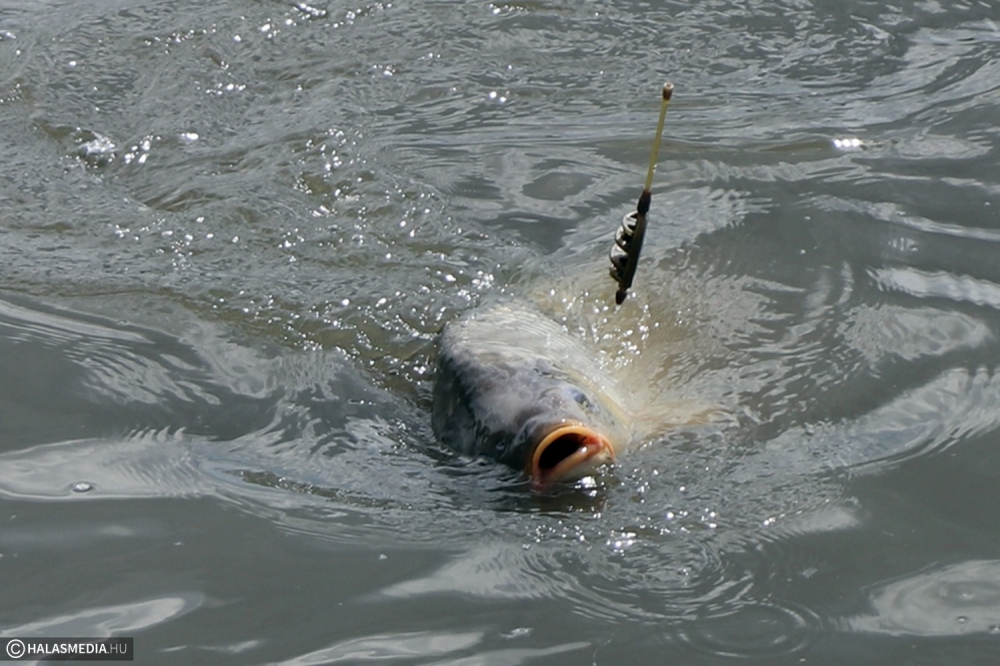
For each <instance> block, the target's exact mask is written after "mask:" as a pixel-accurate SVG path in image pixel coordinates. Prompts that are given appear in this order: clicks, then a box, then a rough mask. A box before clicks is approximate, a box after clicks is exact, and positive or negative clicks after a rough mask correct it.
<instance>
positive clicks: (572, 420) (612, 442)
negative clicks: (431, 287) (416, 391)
mask: <svg viewBox="0 0 1000 666" xmlns="http://www.w3.org/2000/svg"><path fill="white" fill-rule="evenodd" d="M439 343H440V344H439V353H438V368H437V378H436V381H435V386H434V405H433V416H432V422H433V427H434V431H435V434H436V435H437V437H438V439H439V440H440V441H441V442H442V443H443V444H445V445H447V446H449V447H451V448H453V449H455V450H457V451H459V452H461V453H464V454H466V455H478V456H487V457H491V458H495V459H497V460H499V461H501V462H503V463H506V464H507V465H510V466H511V467H514V468H515V469H521V470H524V471H525V472H526V473H527V474H528V475H529V476H530V477H531V480H532V483H533V485H534V486H535V487H540V488H541V487H545V486H548V485H549V484H551V483H552V482H555V481H560V480H572V479H575V478H579V477H582V476H585V475H587V474H589V473H591V472H592V471H593V470H594V469H595V468H597V467H599V466H600V465H602V464H605V463H610V462H613V461H614V460H615V456H616V455H617V453H618V452H619V451H621V450H622V449H624V448H625V447H627V446H628V445H630V444H631V443H632V440H633V439H634V437H635V433H634V432H633V430H632V427H631V418H630V416H629V413H628V410H627V408H626V405H627V399H626V397H625V396H624V395H623V392H622V390H621V388H620V387H619V386H618V385H617V384H616V383H615V382H614V381H613V380H612V378H611V377H609V376H608V375H607V374H606V373H605V372H604V371H603V370H602V369H601V367H600V364H599V362H598V354H597V352H596V350H593V349H590V348H588V347H587V346H586V345H585V344H583V342H582V341H581V340H579V339H578V338H576V337H573V336H571V335H570V334H569V332H568V331H566V329H564V328H563V327H562V326H560V325H559V324H557V323H556V322H555V321H553V320H551V319H549V318H547V317H546V316H544V315H543V314H542V313H540V312H538V311H537V310H534V309H532V308H531V307H530V306H527V305H518V304H512V303H502V304H495V305H491V306H488V307H485V308H481V309H478V310H475V311H472V312H470V313H467V314H466V315H464V316H462V317H460V318H459V319H457V320H455V321H453V322H451V323H450V324H449V325H448V326H447V327H446V328H445V330H444V331H443V332H442V334H441V337H440V341H439Z"/></svg>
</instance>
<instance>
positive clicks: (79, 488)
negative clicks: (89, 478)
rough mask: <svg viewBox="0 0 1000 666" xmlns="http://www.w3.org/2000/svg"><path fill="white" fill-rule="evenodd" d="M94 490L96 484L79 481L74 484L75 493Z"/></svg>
mask: <svg viewBox="0 0 1000 666" xmlns="http://www.w3.org/2000/svg"><path fill="white" fill-rule="evenodd" d="M93 489H94V484H92V483H88V482H86V481H77V482H76V483H74V484H73V492H74V493H85V492H88V491H91V490H93Z"/></svg>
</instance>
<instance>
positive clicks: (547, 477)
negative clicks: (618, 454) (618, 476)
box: [527, 423, 615, 490]
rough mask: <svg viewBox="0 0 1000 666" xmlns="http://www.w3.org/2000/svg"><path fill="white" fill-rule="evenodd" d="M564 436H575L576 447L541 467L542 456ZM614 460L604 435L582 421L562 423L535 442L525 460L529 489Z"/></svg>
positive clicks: (612, 449) (542, 488)
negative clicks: (558, 459) (577, 443)
mask: <svg viewBox="0 0 1000 666" xmlns="http://www.w3.org/2000/svg"><path fill="white" fill-rule="evenodd" d="M564 437H574V438H578V439H579V446H578V448H577V449H576V450H575V451H574V452H573V453H570V454H569V455H567V456H565V457H564V458H562V459H561V460H560V461H559V462H558V463H557V464H555V465H554V466H552V467H550V468H547V469H546V468H542V466H541V460H542V455H543V454H544V453H545V451H546V450H547V449H548V448H549V446H550V445H552V444H553V443H554V442H556V441H558V440H560V439H562V438H564ZM614 461H615V450H614V447H613V446H612V445H611V442H610V441H609V440H608V438H607V437H605V436H604V435H602V434H601V433H599V432H597V431H596V430H594V429H593V428H590V427H589V426H586V425H584V424H582V423H566V424H563V425H560V426H558V427H556V428H554V429H553V430H552V431H551V432H549V433H548V434H547V435H546V436H545V437H543V438H542V441H540V442H539V443H538V445H537V446H536V447H535V450H534V451H533V452H532V454H531V459H530V460H529V461H528V469H527V472H528V475H529V476H530V477H531V486H532V488H534V489H536V490H544V489H545V488H547V487H548V486H550V485H551V484H553V483H555V482H556V481H559V480H562V479H567V478H569V477H571V476H572V475H573V473H574V472H578V473H579V472H582V473H580V474H579V476H585V475H586V473H587V472H590V471H592V470H593V469H595V468H596V467H598V466H600V465H604V464H607V463H613V462H614Z"/></svg>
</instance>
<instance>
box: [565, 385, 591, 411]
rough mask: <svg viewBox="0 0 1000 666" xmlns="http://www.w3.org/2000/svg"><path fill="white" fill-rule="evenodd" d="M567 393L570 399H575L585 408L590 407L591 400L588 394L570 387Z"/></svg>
mask: <svg viewBox="0 0 1000 666" xmlns="http://www.w3.org/2000/svg"><path fill="white" fill-rule="evenodd" d="M566 392H567V393H569V397H571V398H573V400H575V401H576V402H577V403H579V404H580V405H583V406H584V407H589V406H590V398H588V397H587V394H586V393H584V392H583V391H581V390H580V389H578V388H577V387H575V386H570V387H568V388H567V389H566Z"/></svg>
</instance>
